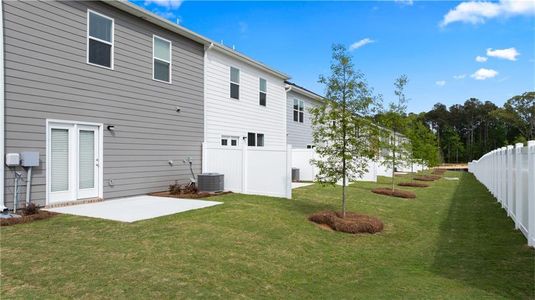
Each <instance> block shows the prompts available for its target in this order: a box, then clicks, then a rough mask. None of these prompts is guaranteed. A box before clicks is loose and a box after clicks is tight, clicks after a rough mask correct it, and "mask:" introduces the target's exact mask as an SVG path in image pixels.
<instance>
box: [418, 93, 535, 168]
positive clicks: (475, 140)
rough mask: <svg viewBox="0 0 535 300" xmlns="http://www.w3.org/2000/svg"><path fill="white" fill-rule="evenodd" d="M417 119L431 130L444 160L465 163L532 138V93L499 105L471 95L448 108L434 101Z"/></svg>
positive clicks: (534, 116) (534, 136)
mask: <svg viewBox="0 0 535 300" xmlns="http://www.w3.org/2000/svg"><path fill="white" fill-rule="evenodd" d="M418 118H420V119H423V121H424V122H425V123H426V124H427V125H428V126H429V128H431V130H432V131H433V132H434V134H435V136H436V139H437V143H438V146H439V148H440V155H441V156H442V160H443V161H444V162H446V163H456V162H469V161H472V160H474V159H478V158H480V157H481V156H482V155H483V154H485V153H487V152H489V151H491V150H493V149H496V148H499V147H503V146H506V145H512V144H514V143H525V142H526V141H528V140H533V139H535V92H525V93H523V94H521V95H518V96H514V97H512V98H511V99H509V100H507V101H506V103H505V104H504V105H503V107H498V106H497V105H495V104H494V103H492V102H490V101H485V102H482V101H480V100H478V99H475V98H471V99H468V100H466V101H465V102H464V104H455V105H452V106H450V107H449V108H448V107H446V105H444V104H442V103H437V104H435V105H434V107H433V109H432V110H430V111H429V112H426V113H421V114H419V115H418Z"/></svg>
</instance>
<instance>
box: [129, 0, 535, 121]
mask: <svg viewBox="0 0 535 300" xmlns="http://www.w3.org/2000/svg"><path fill="white" fill-rule="evenodd" d="M133 2H134V3H136V4H138V5H140V6H142V7H145V8H146V9H148V10H150V11H153V12H155V13H157V14H159V15H161V16H163V17H166V18H168V19H169V20H172V21H174V22H176V21H177V20H179V22H180V24H181V25H182V26H185V27H186V28H189V29H191V30H193V31H195V32H197V33H199V34H202V35H204V36H206V37H208V38H210V39H213V40H215V41H218V42H220V41H223V43H224V44H225V45H227V46H235V47H236V50H238V51H240V52H243V53H245V54H246V55H248V56H250V57H252V58H254V59H256V60H258V61H261V62H263V63H266V64H267V65H269V66H271V67H273V68H275V69H278V70H280V71H283V72H285V73H287V74H289V75H290V76H291V77H292V81H294V82H295V83H297V84H299V85H302V86H304V87H307V88H309V89H311V90H313V91H315V92H317V93H320V94H322V93H323V91H324V88H323V86H321V85H320V84H319V83H318V82H317V81H318V77H319V75H320V74H326V75H327V74H328V71H329V64H330V58H331V46H332V44H333V43H341V44H344V45H346V46H347V47H348V48H351V49H353V50H352V51H351V53H352V55H353V57H354V61H355V64H356V66H357V68H358V69H360V70H361V71H362V72H363V73H364V74H365V76H366V79H367V81H368V83H369V84H370V86H372V87H373V88H374V90H375V93H377V94H382V95H383V98H384V101H385V102H389V101H390V100H392V99H393V97H394V95H393V81H394V79H395V78H396V77H398V76H399V75H400V74H407V75H408V76H409V79H410V82H409V86H408V88H407V94H408V96H409V97H410V99H411V100H410V102H409V107H408V110H409V111H412V112H421V111H427V110H429V109H430V108H432V106H433V105H434V104H435V103H436V102H442V103H444V104H446V105H448V106H449V105H452V104H456V103H462V102H464V101H465V100H466V99H468V98H470V97H476V98H479V99H480V100H483V101H485V100H489V101H492V102H494V103H496V104H497V105H502V104H503V103H504V102H505V100H507V99H508V98H510V97H511V96H513V95H517V94H519V93H522V92H525V91H528V90H535V71H534V70H535V0H523V1H522V0H521V1H515V2H513V1H507V0H501V1H499V2H496V1H495V2H478V3H474V2H472V3H463V2H453V1H440V2H439V1H414V2H413V1H410V0H405V1H389V2H387V1H344V2H332V1H329V2H327V1H311V2H298V1H286V2H279V1H268V2H258V1H249V2H248V1H237V2H227V1H216V2H207V1H185V2H180V1H175V0H140V1H135V0H134V1H133ZM352 45H353V47H351V46H352ZM359 46H360V47H359ZM477 56H480V58H479V59H478V60H479V61H476V57H477Z"/></svg>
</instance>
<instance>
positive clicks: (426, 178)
mask: <svg viewBox="0 0 535 300" xmlns="http://www.w3.org/2000/svg"><path fill="white" fill-rule="evenodd" d="M440 178H441V177H440V176H436V175H422V176H416V177H414V180H418V181H435V180H439V179H440Z"/></svg>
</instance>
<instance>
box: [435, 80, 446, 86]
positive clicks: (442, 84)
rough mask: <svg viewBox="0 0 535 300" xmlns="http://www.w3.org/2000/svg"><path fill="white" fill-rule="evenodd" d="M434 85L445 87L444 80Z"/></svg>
mask: <svg viewBox="0 0 535 300" xmlns="http://www.w3.org/2000/svg"><path fill="white" fill-rule="evenodd" d="M435 84H436V85H438V86H445V85H446V80H438V81H435Z"/></svg>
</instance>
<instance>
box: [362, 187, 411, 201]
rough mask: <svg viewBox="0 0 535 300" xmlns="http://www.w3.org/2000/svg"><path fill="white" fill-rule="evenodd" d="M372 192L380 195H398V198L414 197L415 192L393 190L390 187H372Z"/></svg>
mask: <svg viewBox="0 0 535 300" xmlns="http://www.w3.org/2000/svg"><path fill="white" fill-rule="evenodd" d="M372 192H374V193H376V194H380V195H385V196H392V197H398V198H406V199H413V198H416V194H415V193H413V192H411V191H404V190H396V189H395V190H393V191H392V189H390V188H376V189H373V190H372Z"/></svg>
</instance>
